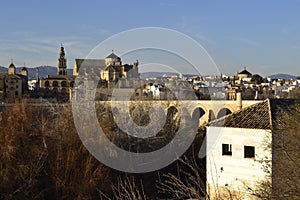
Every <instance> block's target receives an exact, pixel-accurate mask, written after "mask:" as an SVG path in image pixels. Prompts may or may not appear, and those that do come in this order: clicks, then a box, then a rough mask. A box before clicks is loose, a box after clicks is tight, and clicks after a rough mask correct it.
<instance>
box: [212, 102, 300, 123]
mask: <svg viewBox="0 0 300 200" xmlns="http://www.w3.org/2000/svg"><path fill="white" fill-rule="evenodd" d="M296 103H300V100H296V99H266V100H264V101H263V102H260V103H257V104H254V105H251V106H249V107H247V108H244V109H242V110H240V111H237V112H234V113H232V114H230V115H227V116H224V117H222V118H219V119H216V120H214V121H212V122H211V123H210V126H215V127H234V128H252V129H273V128H276V129H284V128H285V124H286V123H285V122H284V121H282V116H283V115H287V116H290V115H291V114H292V112H294V111H296V109H295V104H296ZM297 112H299V110H298V111H297Z"/></svg>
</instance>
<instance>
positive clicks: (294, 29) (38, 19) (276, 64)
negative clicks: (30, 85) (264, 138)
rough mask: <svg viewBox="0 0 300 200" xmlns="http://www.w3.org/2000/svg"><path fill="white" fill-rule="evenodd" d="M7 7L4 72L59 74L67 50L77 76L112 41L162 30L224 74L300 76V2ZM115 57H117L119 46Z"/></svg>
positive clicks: (17, 2) (2, 35)
mask: <svg viewBox="0 0 300 200" xmlns="http://www.w3.org/2000/svg"><path fill="white" fill-rule="evenodd" d="M0 4H1V5H0V65H1V66H5V67H8V66H9V64H10V62H11V59H13V61H14V64H15V65H17V66H23V65H24V63H26V66H28V67H35V66H41V65H51V66H57V58H58V53H59V48H60V44H61V43H63V45H64V47H65V49H66V54H67V59H68V67H69V68H73V65H74V59H75V58H85V57H86V56H87V55H88V54H89V53H90V52H91V50H93V49H94V48H95V47H96V46H97V45H98V44H99V43H101V42H102V41H104V40H106V39H107V38H109V37H111V36H112V35H115V34H118V33H120V32H123V31H126V30H129V29H134V28H142V27H162V28H167V29H172V30H175V31H179V32H181V33H183V34H186V35H187V36H189V37H190V38H192V39H193V40H195V41H196V42H198V43H199V44H200V45H202V47H203V48H204V49H205V50H206V51H207V52H208V54H209V55H210V57H211V58H212V59H213V61H214V63H215V64H216V65H217V67H218V69H219V71H220V72H221V73H223V74H229V75H232V74H235V73H236V72H237V71H241V70H243V68H244V67H247V69H248V71H250V72H251V73H258V74H261V75H262V76H267V75H271V74H276V73H288V74H292V75H300V67H299V64H300V23H299V20H300V12H299V8H300V1H296V0H294V1H293V0H289V1H284V0H282V1H275V0H264V1H261V0H253V1H233V0H232V1H231V0H227V1H215V0H210V1H204V0H190V1H184V0H181V1H180V0H173V1H163V0H157V1H155V0H153V1H146V0H140V1H137V0H131V1H121V0H114V1H107V0H106V1H100V0H81V1H80V0H78V1H76V0H73V1H68V0H65V1H62V0H60V1H58V0H51V1H39V0H27V1H23V0H10V1H2V2H1V3H0ZM133 42H134V41H133ZM174 42H175V43H176V42H178V41H174ZM111 49H114V52H115V53H116V54H118V45H117V44H116V45H115V46H112V47H111ZM109 53H110V52H107V54H106V55H99V59H101V58H104V57H106V56H107V55H108V54H109ZM196 57H197V56H196ZM133 62H134V61H133Z"/></svg>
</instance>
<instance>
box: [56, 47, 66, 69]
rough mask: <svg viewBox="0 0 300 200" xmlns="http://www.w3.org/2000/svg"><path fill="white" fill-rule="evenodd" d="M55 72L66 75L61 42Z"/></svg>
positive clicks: (64, 57) (64, 55)
mask: <svg viewBox="0 0 300 200" xmlns="http://www.w3.org/2000/svg"><path fill="white" fill-rule="evenodd" d="M57 74H58V75H67V59H66V54H65V49H64V47H63V45H62V44H61V46H60V52H59V58H58V70H57Z"/></svg>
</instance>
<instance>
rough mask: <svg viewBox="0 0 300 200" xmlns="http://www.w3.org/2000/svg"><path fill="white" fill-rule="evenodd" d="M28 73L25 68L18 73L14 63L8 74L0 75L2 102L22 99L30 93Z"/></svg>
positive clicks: (0, 98) (0, 96) (0, 97)
mask: <svg viewBox="0 0 300 200" xmlns="http://www.w3.org/2000/svg"><path fill="white" fill-rule="evenodd" d="M27 82H28V71H27V68H26V67H25V66H24V67H23V68H22V70H21V72H16V67H15V65H14V64H13V61H12V62H11V64H10V65H9V67H8V71H7V72H3V73H0V100H4V99H15V98H22V97H23V95H25V94H26V93H27V92H28V84H27Z"/></svg>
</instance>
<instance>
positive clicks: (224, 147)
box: [222, 144, 232, 156]
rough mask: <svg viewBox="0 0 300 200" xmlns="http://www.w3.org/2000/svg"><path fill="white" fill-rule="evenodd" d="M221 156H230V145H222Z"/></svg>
mask: <svg viewBox="0 0 300 200" xmlns="http://www.w3.org/2000/svg"><path fill="white" fill-rule="evenodd" d="M222 155H223V156H224V155H226V156H231V155H232V145H231V144H222Z"/></svg>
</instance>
